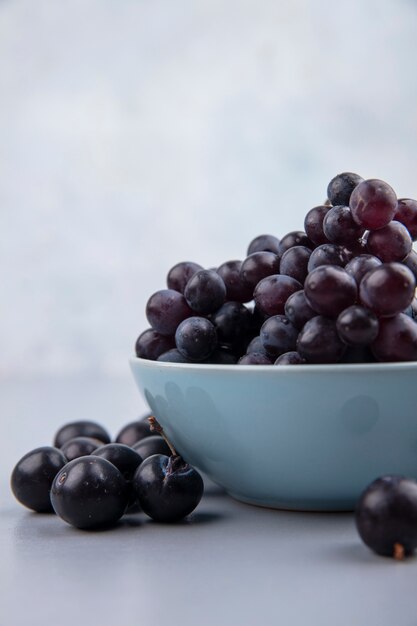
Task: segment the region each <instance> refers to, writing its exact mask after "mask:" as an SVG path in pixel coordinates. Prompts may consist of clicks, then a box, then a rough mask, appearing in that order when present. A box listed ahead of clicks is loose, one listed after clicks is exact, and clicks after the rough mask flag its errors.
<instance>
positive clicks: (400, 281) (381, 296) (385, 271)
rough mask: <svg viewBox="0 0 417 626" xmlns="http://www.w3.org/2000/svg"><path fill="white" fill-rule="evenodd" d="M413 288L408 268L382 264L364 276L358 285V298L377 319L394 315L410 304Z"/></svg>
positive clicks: (399, 265) (397, 264)
mask: <svg viewBox="0 0 417 626" xmlns="http://www.w3.org/2000/svg"><path fill="white" fill-rule="evenodd" d="M415 287H416V281H415V279H414V276H413V273H412V272H411V270H409V269H408V267H406V266H405V265H402V264H401V263H384V264H382V265H380V266H379V267H376V268H375V269H373V270H371V271H370V272H368V273H367V274H365V276H364V277H363V279H362V281H361V283H360V285H359V298H360V301H361V303H362V304H363V305H364V306H365V307H366V308H368V309H370V310H371V311H373V312H374V313H375V314H376V315H377V316H378V317H383V316H390V315H396V314H397V313H401V311H404V310H405V309H406V308H407V307H408V306H409V305H410V304H411V301H412V299H413V297H414V290H415Z"/></svg>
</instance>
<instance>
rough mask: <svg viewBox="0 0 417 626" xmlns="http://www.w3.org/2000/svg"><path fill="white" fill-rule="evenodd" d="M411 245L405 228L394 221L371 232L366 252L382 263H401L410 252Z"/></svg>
mask: <svg viewBox="0 0 417 626" xmlns="http://www.w3.org/2000/svg"><path fill="white" fill-rule="evenodd" d="M412 245H413V242H412V239H411V237H410V234H409V232H408V230H407V229H406V227H405V226H403V224H400V222H395V221H392V222H390V223H389V224H388V225H387V226H384V227H383V228H380V229H379V230H373V231H371V232H370V233H369V235H368V239H367V242H366V247H367V250H368V252H369V253H370V254H373V255H374V256H376V257H378V258H379V259H381V261H382V262H383V263H391V262H393V261H402V260H403V259H404V258H405V257H406V256H407V254H408V253H409V252H410V251H411V248H412Z"/></svg>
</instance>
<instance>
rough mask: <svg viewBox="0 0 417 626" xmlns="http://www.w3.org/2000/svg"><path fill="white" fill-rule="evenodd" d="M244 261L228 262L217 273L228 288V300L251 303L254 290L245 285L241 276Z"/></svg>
mask: <svg viewBox="0 0 417 626" xmlns="http://www.w3.org/2000/svg"><path fill="white" fill-rule="evenodd" d="M241 268H242V261H226V263H222V264H221V265H220V266H219V267H218V268H217V273H218V274H219V276H221V278H222V279H223V281H224V284H225V286H226V300H231V301H233V302H249V301H250V300H252V292H253V289H252V288H251V287H250V286H248V285H247V284H245V283H244V281H243V280H242V275H241Z"/></svg>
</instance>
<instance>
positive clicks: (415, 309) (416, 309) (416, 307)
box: [410, 298, 417, 320]
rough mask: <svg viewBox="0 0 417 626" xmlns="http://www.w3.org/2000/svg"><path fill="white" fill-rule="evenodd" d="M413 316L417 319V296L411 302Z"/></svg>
mask: <svg viewBox="0 0 417 626" xmlns="http://www.w3.org/2000/svg"><path fill="white" fill-rule="evenodd" d="M410 306H411V316H412V318H413V320H417V298H413V301H412V303H411V305H410Z"/></svg>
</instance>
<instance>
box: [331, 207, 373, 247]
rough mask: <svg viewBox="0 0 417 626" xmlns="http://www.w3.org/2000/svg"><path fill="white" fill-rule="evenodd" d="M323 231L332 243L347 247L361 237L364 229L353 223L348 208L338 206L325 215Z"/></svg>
mask: <svg viewBox="0 0 417 626" xmlns="http://www.w3.org/2000/svg"><path fill="white" fill-rule="evenodd" d="M323 231H324V234H325V235H326V237H327V239H328V240H329V241H331V242H332V243H336V244H338V245H342V246H349V245H351V244H353V245H354V244H355V242H356V241H357V240H358V239H360V238H361V237H362V235H363V234H364V232H365V229H364V227H363V226H359V225H358V224H357V223H356V222H355V221H354V219H353V217H352V213H351V212H350V209H349V207H348V206H343V205H338V206H334V207H333V208H332V209H330V211H328V213H327V214H326V215H325V217H324V220H323Z"/></svg>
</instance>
